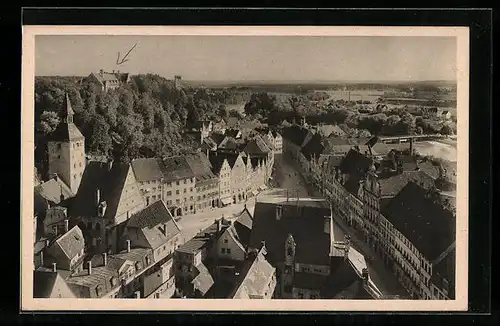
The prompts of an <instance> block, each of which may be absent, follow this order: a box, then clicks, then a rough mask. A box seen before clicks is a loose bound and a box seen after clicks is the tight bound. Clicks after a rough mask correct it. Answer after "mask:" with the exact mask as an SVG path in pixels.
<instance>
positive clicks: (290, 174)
mask: <svg viewBox="0 0 500 326" xmlns="http://www.w3.org/2000/svg"><path fill="white" fill-rule="evenodd" d="M275 162H276V170H277V171H276V177H275V181H276V184H277V186H278V187H281V188H288V189H296V190H298V191H299V193H300V194H301V196H311V195H314V196H321V197H322V195H321V194H320V193H319V192H318V191H316V190H314V189H311V187H309V186H308V184H307V183H306V181H305V180H304V178H303V177H302V174H301V173H300V172H299V169H298V166H297V164H296V163H295V162H293V161H291V160H290V159H287V158H286V157H285V156H283V157H281V158H279V159H275ZM334 223H335V224H334V227H336V228H337V229H340V230H342V231H343V232H342V233H339V234H344V233H347V234H349V235H350V236H351V244H352V247H353V248H355V249H356V250H357V251H359V252H360V253H361V254H363V255H364V256H365V261H366V265H367V267H368V270H369V271H370V278H371V279H372V280H373V282H374V283H375V284H376V285H377V287H378V288H379V289H380V291H381V292H382V293H383V294H384V295H399V296H400V298H401V299H404V298H409V295H408V293H407V292H406V290H405V289H404V288H403V287H402V286H401V285H400V284H399V282H398V280H397V279H396V277H395V276H394V275H393V274H392V273H391V272H390V271H389V270H388V269H387V267H386V266H385V265H384V264H383V262H382V261H381V260H379V259H377V258H378V257H377V256H376V254H375V253H374V252H373V250H372V249H371V248H370V247H369V246H368V245H367V244H366V243H364V242H363V240H362V239H361V237H360V236H359V235H358V231H356V230H355V229H353V228H352V227H349V226H348V225H347V224H346V223H345V222H344V221H343V220H342V219H340V218H336V219H335V220H334ZM371 257H373V258H374V259H371Z"/></svg>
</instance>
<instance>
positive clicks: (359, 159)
mask: <svg viewBox="0 0 500 326" xmlns="http://www.w3.org/2000/svg"><path fill="white" fill-rule="evenodd" d="M371 165H372V160H371V159H370V158H368V157H366V156H365V155H363V154H361V153H359V152H358V151H356V150H354V149H351V150H350V151H349V152H348V153H347V155H346V156H345V157H344V159H343V160H342V162H341V163H340V166H339V169H340V171H342V172H343V173H346V174H364V173H365V172H366V171H368V169H369V168H370V166H371Z"/></svg>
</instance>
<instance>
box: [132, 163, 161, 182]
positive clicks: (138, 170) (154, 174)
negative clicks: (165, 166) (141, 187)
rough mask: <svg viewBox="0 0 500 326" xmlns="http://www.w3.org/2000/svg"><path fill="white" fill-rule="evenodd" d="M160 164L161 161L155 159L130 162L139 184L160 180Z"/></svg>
mask: <svg viewBox="0 0 500 326" xmlns="http://www.w3.org/2000/svg"><path fill="white" fill-rule="evenodd" d="M160 164H161V160H160V159H157V158H138V159H134V160H132V162H131V165H132V170H133V171H134V175H135V178H136V180H137V181H139V182H143V181H151V180H160V179H161V178H162V177H163V173H162V170H161V167H160Z"/></svg>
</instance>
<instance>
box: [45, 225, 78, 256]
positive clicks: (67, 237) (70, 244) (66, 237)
mask: <svg viewBox="0 0 500 326" xmlns="http://www.w3.org/2000/svg"><path fill="white" fill-rule="evenodd" d="M54 242H55V243H54V244H52V245H56V244H57V245H58V246H59V247H60V248H61V249H62V251H63V252H64V253H65V254H66V256H67V257H68V258H69V259H73V258H74V257H75V256H76V255H77V254H79V253H80V252H81V251H82V249H83V248H84V247H85V240H84V239H83V233H82V230H80V228H79V227H78V226H74V227H73V228H72V229H71V230H69V231H68V232H66V233H64V234H63V235H61V236H60V237H59V238H57V239H56V240H55V241H54Z"/></svg>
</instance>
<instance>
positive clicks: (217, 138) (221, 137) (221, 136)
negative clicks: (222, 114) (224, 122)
mask: <svg viewBox="0 0 500 326" xmlns="http://www.w3.org/2000/svg"><path fill="white" fill-rule="evenodd" d="M209 137H210V139H212V140H213V141H214V142H215V144H216V145H217V146H219V145H220V143H222V141H223V140H224V138H226V136H225V135H224V134H222V133H218V132H212V133H211V134H210V136H209Z"/></svg>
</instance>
